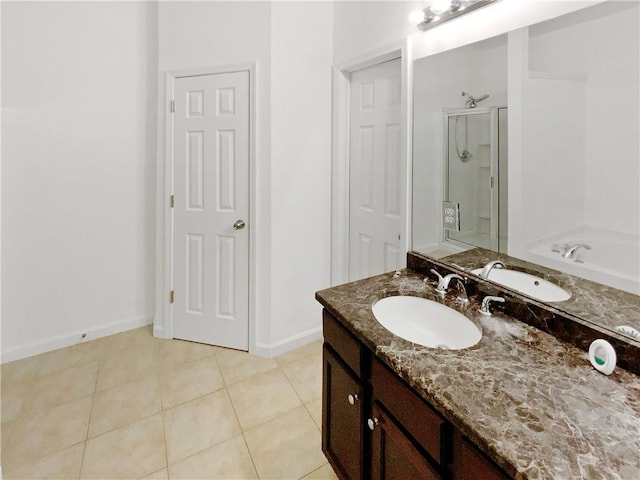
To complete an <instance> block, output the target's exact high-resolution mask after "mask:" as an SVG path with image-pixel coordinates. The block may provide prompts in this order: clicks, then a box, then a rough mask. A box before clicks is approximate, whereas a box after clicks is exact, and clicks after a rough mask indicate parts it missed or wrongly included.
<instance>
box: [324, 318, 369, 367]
mask: <svg viewBox="0 0 640 480" xmlns="http://www.w3.org/2000/svg"><path fill="white" fill-rule="evenodd" d="M322 330H323V334H324V341H325V342H327V343H328V344H330V345H331V348H333V350H334V351H335V352H336V353H337V354H338V355H339V356H340V358H342V360H343V361H344V362H345V363H346V364H347V365H348V366H349V368H350V369H351V370H353V372H354V373H355V374H356V375H357V376H358V378H362V373H363V372H362V348H363V347H362V344H361V343H360V342H359V341H358V340H357V339H356V338H355V337H354V336H353V335H352V334H351V333H349V331H348V330H347V329H346V328H345V327H343V326H342V325H341V324H340V322H338V320H336V319H335V318H333V316H332V315H331V314H330V313H329V312H327V311H326V310H323V311H322Z"/></svg>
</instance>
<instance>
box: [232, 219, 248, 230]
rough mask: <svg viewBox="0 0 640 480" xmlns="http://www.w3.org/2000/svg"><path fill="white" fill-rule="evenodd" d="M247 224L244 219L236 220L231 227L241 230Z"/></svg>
mask: <svg viewBox="0 0 640 480" xmlns="http://www.w3.org/2000/svg"><path fill="white" fill-rule="evenodd" d="M246 225H247V224H246V223H244V220H236V223H234V224H233V228H235V229H236V230H242V229H243V228H244V227H245V226H246Z"/></svg>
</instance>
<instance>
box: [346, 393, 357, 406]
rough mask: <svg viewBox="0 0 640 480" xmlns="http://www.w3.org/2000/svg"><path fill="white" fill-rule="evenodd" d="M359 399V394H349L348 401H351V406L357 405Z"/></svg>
mask: <svg viewBox="0 0 640 480" xmlns="http://www.w3.org/2000/svg"><path fill="white" fill-rule="evenodd" d="M359 398H360V397H358V394H357V393H351V394H349V396H348V397H347V400H348V401H349V405H355V404H356V402H357V401H358V399H359Z"/></svg>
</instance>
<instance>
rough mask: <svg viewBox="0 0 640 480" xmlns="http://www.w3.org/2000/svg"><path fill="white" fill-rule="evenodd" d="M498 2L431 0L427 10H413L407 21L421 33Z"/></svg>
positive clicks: (482, 0) (492, 0) (485, 0)
mask: <svg viewBox="0 0 640 480" xmlns="http://www.w3.org/2000/svg"><path fill="white" fill-rule="evenodd" d="M498 1H500V0H432V1H431V3H430V4H429V6H428V7H427V8H424V9H422V10H414V11H413V12H411V13H410V14H409V20H410V21H411V22H412V23H416V24H417V27H418V29H419V30H422V31H423V32H424V31H425V30H428V29H430V28H433V27H435V26H437V25H440V24H441V23H444V22H448V21H449V20H453V19H454V18H456V17H459V16H460V15H464V14H465V13H469V12H472V11H474V10H477V9H478V8H482V7H485V6H487V5H490V4H492V3H495V2H498Z"/></svg>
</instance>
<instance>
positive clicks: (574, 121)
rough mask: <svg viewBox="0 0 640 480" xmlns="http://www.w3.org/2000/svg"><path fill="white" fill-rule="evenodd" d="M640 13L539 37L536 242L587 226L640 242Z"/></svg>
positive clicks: (568, 20)
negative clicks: (639, 136)
mask: <svg viewBox="0 0 640 480" xmlns="http://www.w3.org/2000/svg"><path fill="white" fill-rule="evenodd" d="M639 11H640V7H639V6H638V4H637V3H636V4H632V3H628V2H617V3H614V4H606V3H605V4H602V5H597V6H595V7H593V8H589V9H586V10H582V11H580V12H577V13H575V14H572V15H567V16H564V17H560V18H557V19H554V20H552V21H548V22H545V23H544V24H541V25H535V26H532V27H530V28H529V34H530V38H529V69H528V70H529V72H531V73H529V72H527V73H529V76H530V77H531V78H529V79H528V80H527V81H526V91H525V92H524V96H525V99H526V110H525V111H524V118H523V121H524V122H525V125H524V130H525V132H526V133H525V137H524V140H525V148H524V150H525V153H524V169H525V170H524V177H525V178H526V183H525V185H524V187H525V189H526V193H525V195H524V201H525V209H526V210H525V217H526V218H527V225H526V231H527V233H526V240H527V241H528V242H532V241H535V240H539V239H544V238H549V237H551V236H554V235H559V234H562V233H563V232H568V231H572V230H574V229H578V228H580V227H583V226H591V227H598V228H602V229H605V230H610V231H617V232H624V233H629V234H634V235H638V232H639V230H640V224H639V223H638V222H639V218H640V197H639V195H640V194H639V188H638V182H639V179H640V170H639V169H640V163H639V162H638V158H639V156H640V150H639V142H640V140H639V139H638V131H639V130H640V125H639V121H640V119H639V117H638V102H639V98H640V91H639V90H638V83H639V80H640V79H639V60H638V59H639V58H640V46H639V44H640V42H639V40H640V39H639V38H638V23H639V22H638V21H639V18H640V17H639V14H638V13H639ZM611 52H615V55H612V54H611ZM536 77H543V78H536Z"/></svg>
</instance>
